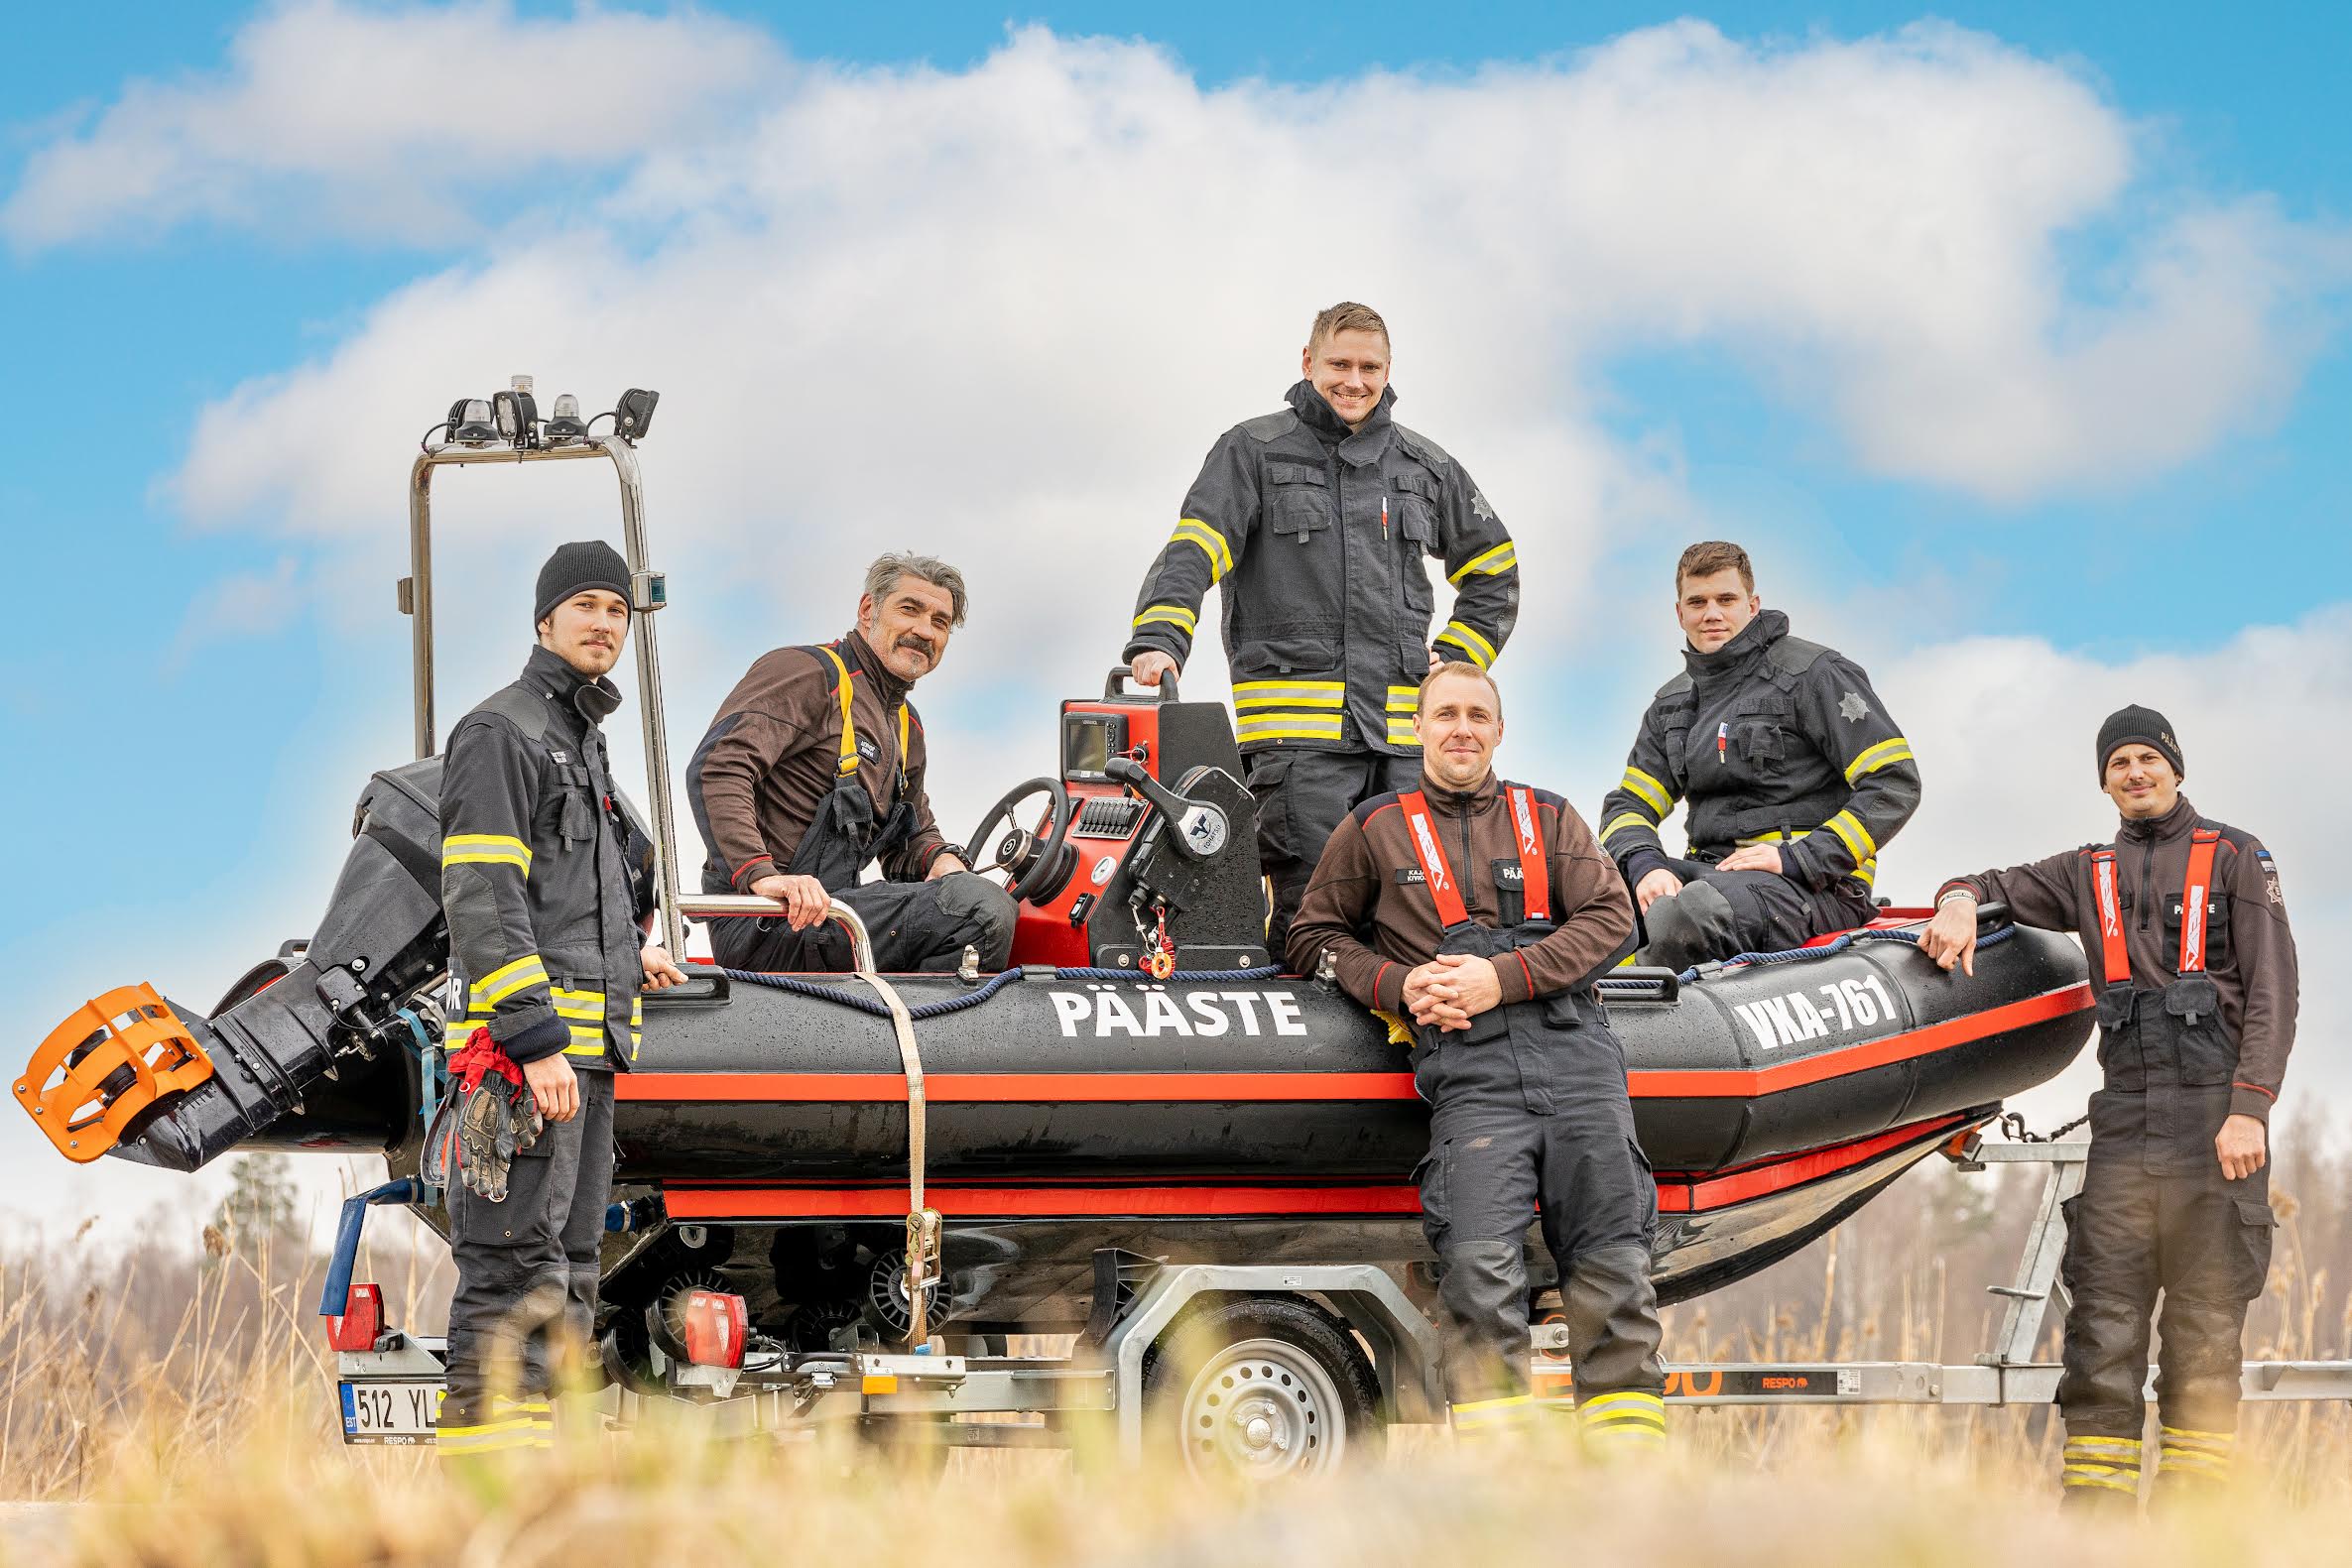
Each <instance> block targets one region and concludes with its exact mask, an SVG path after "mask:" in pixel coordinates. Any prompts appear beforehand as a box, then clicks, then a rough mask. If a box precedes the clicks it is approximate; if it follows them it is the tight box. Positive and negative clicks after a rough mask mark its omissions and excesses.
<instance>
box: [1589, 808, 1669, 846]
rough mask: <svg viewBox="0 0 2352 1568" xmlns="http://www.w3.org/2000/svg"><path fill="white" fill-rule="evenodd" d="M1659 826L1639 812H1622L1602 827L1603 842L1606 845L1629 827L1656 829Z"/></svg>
mask: <svg viewBox="0 0 2352 1568" xmlns="http://www.w3.org/2000/svg"><path fill="white" fill-rule="evenodd" d="M1657 826H1658V824H1657V823H1655V822H1653V821H1651V820H1650V819H1649V818H1648V817H1646V816H1644V815H1642V813H1641V812H1639V811H1620V812H1618V813H1617V814H1616V815H1615V816H1613V817H1611V818H1609V820H1608V821H1607V822H1605V823H1603V824H1602V825H1601V842H1602V843H1604V844H1606V843H1607V842H1609V840H1610V838H1611V837H1613V836H1614V835H1616V834H1619V833H1622V832H1624V831H1625V830H1626V829H1627V828H1629V827H1644V828H1656V827H1657Z"/></svg>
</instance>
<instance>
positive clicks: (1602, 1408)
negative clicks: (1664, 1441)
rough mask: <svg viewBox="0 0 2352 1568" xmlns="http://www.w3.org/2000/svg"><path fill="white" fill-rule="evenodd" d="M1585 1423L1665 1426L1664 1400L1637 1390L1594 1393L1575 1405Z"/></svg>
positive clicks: (1659, 1396) (1653, 1394) (1657, 1395)
mask: <svg viewBox="0 0 2352 1568" xmlns="http://www.w3.org/2000/svg"><path fill="white" fill-rule="evenodd" d="M1576 1413H1577V1414H1578V1415H1580V1416H1582V1417H1583V1418H1584V1419H1585V1420H1587V1421H1653V1422H1656V1423H1657V1424H1658V1425H1660V1426H1664V1425H1666V1399H1665V1398H1664V1397H1663V1396H1662V1395H1659V1394H1655V1393H1645V1392H1643V1391H1642V1390H1640V1389H1638V1388H1632V1389H1627V1390H1625V1391H1623V1392H1620V1393H1596V1394H1594V1395H1593V1396H1592V1397H1591V1398H1589V1399H1585V1400H1581V1401H1579V1402H1578V1404H1577V1405H1576Z"/></svg>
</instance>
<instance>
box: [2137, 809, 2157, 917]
mask: <svg viewBox="0 0 2352 1568" xmlns="http://www.w3.org/2000/svg"><path fill="white" fill-rule="evenodd" d="M2155 888H2156V835H2155V834H2153V833H2151V834H2150V835H2149V836H2148V848H2147V849H2146V850H2145V851H2143V852H2142V854H2141V856H2140V893H2139V899H2140V929H2142V930H2143V931H2145V930H2147V929H2148V906H2149V905H2152V904H2154V903H2156V895H2155V892H2154V889H2155Z"/></svg>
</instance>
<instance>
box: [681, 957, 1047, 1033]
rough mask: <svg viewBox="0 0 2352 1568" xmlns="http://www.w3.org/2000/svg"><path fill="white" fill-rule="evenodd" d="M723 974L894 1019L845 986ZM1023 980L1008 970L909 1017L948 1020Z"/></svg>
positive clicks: (751, 973) (750, 972) (743, 972)
mask: <svg viewBox="0 0 2352 1568" xmlns="http://www.w3.org/2000/svg"><path fill="white" fill-rule="evenodd" d="M719 973H720V974H722V975H725V976H726V977H727V978H728V979H729V980H740V981H742V982H743V983H744V984H745V985H747V986H766V987H767V988H768V989H769V990H771V991H790V992H792V993H793V994H794V995H796V996H804V997H814V998H816V999H817V1000H818V1001H819V1002H838V1003H839V1004H840V1005H841V1006H843V1007H845V1008H855V1009H857V1010H858V1011H859V1012H860V1013H871V1014H872V1015H873V1016H874V1017H876V1018H878V1019H886V1018H889V1017H890V1016H891V1012H890V1008H889V1006H888V1004H886V1003H883V1002H880V1001H877V1000H876V999H875V998H873V997H869V996H865V995H863V994H861V993H859V992H855V991H851V990H848V989H847V988H845V987H842V986H833V985H827V984H825V983H824V982H823V981H821V980H804V979H802V978H801V977H800V976H799V975H773V974H769V973H767V972H766V971H764V970H758V969H721V970H720V971H719ZM1021 978H1022V976H1021V971H1020V970H1018V969H1008V970H1006V971H1004V972H1003V973H1002V974H999V975H996V976H994V977H993V978H991V979H990V980H989V982H988V983H987V984H986V985H984V986H980V987H978V988H977V989H975V990H971V991H967V992H965V993H964V994H963V995H962V996H960V997H941V998H940V999H939V1000H938V1001H936V1002H926V1003H924V1004H923V1005H922V1006H921V1007H913V1008H909V1009H908V1010H907V1017H909V1018H910V1019H913V1020H915V1021H916V1022H918V1023H920V1022H922V1021H923V1020H925V1019H937V1018H945V1017H946V1016H947V1015H948V1014H950V1013H961V1012H962V1011H963V1010H964V1009H966V1008H976V1007H978V1006H979V1005H980V1004H981V1003H983V1002H985V1001H987V1000H988V999H989V998H990V997H993V996H995V995H996V994H997V993H998V992H999V991H1002V990H1004V989H1005V987H1007V986H1010V985H1015V984H1018V983H1019V982H1020V980H1021Z"/></svg>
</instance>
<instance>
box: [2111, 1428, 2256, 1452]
mask: <svg viewBox="0 0 2352 1568" xmlns="http://www.w3.org/2000/svg"><path fill="white" fill-rule="evenodd" d="M2161 1430H2162V1431H2163V1432H2164V1434H2165V1441H2166V1443H2196V1444H2201V1445H2203V1446H2205V1447H2207V1448H2235V1447H2236V1446H2237V1444H2238V1434H2237V1433H2235V1432H2199V1431H2195V1430H2193V1429H2191V1428H2189V1427H2185V1426H2166V1427H2163V1428H2161ZM2077 1441H2081V1439H2077Z"/></svg>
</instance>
